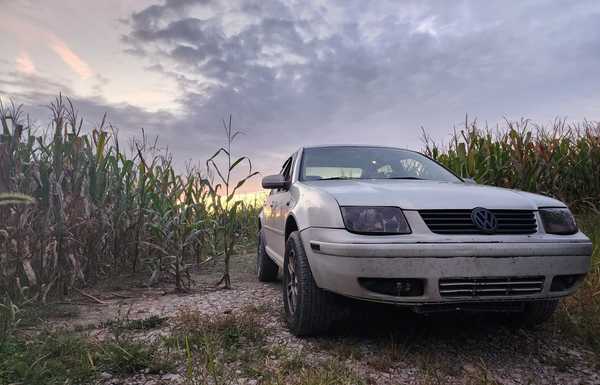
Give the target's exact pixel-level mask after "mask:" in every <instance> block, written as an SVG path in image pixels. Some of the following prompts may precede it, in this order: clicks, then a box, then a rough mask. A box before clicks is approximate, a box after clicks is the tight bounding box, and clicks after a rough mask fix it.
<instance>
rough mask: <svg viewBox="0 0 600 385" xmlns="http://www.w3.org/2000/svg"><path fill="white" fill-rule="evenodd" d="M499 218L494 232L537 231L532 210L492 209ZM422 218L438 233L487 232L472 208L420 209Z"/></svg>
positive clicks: (523, 232)
mask: <svg viewBox="0 0 600 385" xmlns="http://www.w3.org/2000/svg"><path fill="white" fill-rule="evenodd" d="M490 211H491V212H492V213H493V214H494V215H495V216H496V219H497V220H498V226H497V227H496V230H495V231H494V234H533V233H535V232H536V231H537V223H536V220H535V215H534V212H533V211H531V210H490ZM419 214H420V215H421V218H423V220H424V221H425V224H427V227H429V230H431V231H432V232H434V233H436V234H485V233H484V232H483V231H482V230H480V229H479V228H478V227H477V226H475V224H474V223H473V220H472V219H471V210H420V211H419Z"/></svg>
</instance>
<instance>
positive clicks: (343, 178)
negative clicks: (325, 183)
mask: <svg viewBox="0 0 600 385" xmlns="http://www.w3.org/2000/svg"><path fill="white" fill-rule="evenodd" d="M349 179H360V178H349V177H343V176H332V177H331V178H321V179H317V180H349Z"/></svg>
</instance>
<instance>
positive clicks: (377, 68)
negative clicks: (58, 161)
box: [0, 0, 600, 190]
mask: <svg viewBox="0 0 600 385" xmlns="http://www.w3.org/2000/svg"><path fill="white" fill-rule="evenodd" d="M0 9H1V10H2V12H1V13H0V49H1V52H2V55H1V56H0V98H1V99H2V100H3V101H5V102H6V101H8V100H9V99H13V100H14V101H15V102H17V103H22V104H24V106H25V109H26V111H28V112H29V113H30V115H31V119H32V121H33V122H34V123H35V124H37V125H38V126H39V127H41V128H42V129H43V128H44V127H45V126H46V125H47V124H48V121H49V119H48V118H49V110H48V109H47V108H44V107H43V106H44V105H47V104H48V103H49V102H50V101H52V99H53V98H54V97H55V96H56V95H57V94H58V93H59V92H61V93H62V94H63V95H66V96H69V97H70V98H72V100H73V101H74V102H75V104H76V106H77V107H78V109H79V111H80V115H81V116H83V117H84V118H85V122H86V128H87V129H89V128H91V127H94V125H97V124H98V122H100V120H101V118H102V115H103V114H104V113H105V112H106V113H107V114H108V119H109V121H110V122H111V123H112V124H113V126H115V127H116V128H117V129H118V131H119V135H120V137H121V138H123V137H130V136H133V135H139V134H140V132H141V129H142V128H143V129H144V130H145V132H146V134H147V135H149V136H155V135H158V137H159V141H160V143H161V144H162V145H163V146H165V147H168V148H169V150H171V151H172V153H173V157H174V159H175V161H176V163H177V164H178V166H179V167H181V168H183V167H184V165H185V164H186V163H187V162H192V163H193V164H204V161H205V160H206V159H207V157H209V156H210V155H211V154H212V153H213V152H214V151H215V150H216V148H218V147H219V146H220V145H222V144H223V141H224V139H225V137H224V132H223V128H222V123H221V122H222V120H223V118H227V117H228V116H229V114H231V115H232V116H233V126H234V128H235V129H239V130H241V131H243V132H244V133H245V135H241V136H238V137H237V139H236V142H235V143H234V152H235V153H237V154H239V155H248V156H250V157H251V159H252V160H253V165H254V167H255V169H257V170H259V171H260V172H261V173H262V174H263V175H267V174H270V173H275V172H277V171H278V170H279V168H280V167H281V164H282V163H283V161H284V160H285V158H286V157H287V156H288V155H289V154H290V153H292V152H293V151H295V150H296V149H297V148H298V147H300V146H303V145H315V144H324V143H343V144H352V143H359V144H385V145H393V146H398V147H405V148H411V149H417V150H418V149H420V148H422V142H421V139H420V137H421V128H422V127H423V128H424V129H425V130H426V131H427V132H428V133H429V135H431V136H432V137H433V138H434V139H435V140H436V141H438V142H440V143H443V142H444V140H446V141H447V140H448V137H449V134H450V133H451V132H452V130H453V127H459V128H460V126H461V125H463V124H464V123H463V122H464V120H465V115H466V114H468V115H469V117H471V118H477V119H478V120H479V121H480V122H488V124H490V125H491V126H494V125H495V124H497V123H498V122H501V121H502V120H503V119H504V118H505V117H506V118H509V119H519V118H521V117H526V118H531V119H534V120H536V121H538V122H541V123H544V122H550V121H552V120H553V119H554V118H555V117H561V118H567V119H569V120H583V119H588V120H600V2H598V1H596V0H591V1H538V0H531V1H528V0H525V1H420V0H418V1H395V0H391V1H385V0H345V1H342V0H339V1H325V0H248V1H224V0H223V1H217V0H152V1H150V0H128V1H118V0H102V1H85V0H60V1H58V0H44V1H41V0H39V1H27V0H0ZM257 188H258V184H257V182H254V183H253V184H251V185H249V186H247V187H246V190H249V189H250V190H251V189H257Z"/></svg>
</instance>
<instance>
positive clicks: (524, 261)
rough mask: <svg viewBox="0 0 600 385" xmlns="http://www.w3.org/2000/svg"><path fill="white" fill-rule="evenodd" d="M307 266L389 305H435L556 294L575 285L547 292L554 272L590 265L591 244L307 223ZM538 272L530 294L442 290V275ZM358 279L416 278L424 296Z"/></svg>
mask: <svg viewBox="0 0 600 385" xmlns="http://www.w3.org/2000/svg"><path fill="white" fill-rule="evenodd" d="M301 237H302V241H303V244H304V249H305V251H306V254H307V257H308V260H309V264H310V267H311V271H312V273H313V276H314V278H315V281H316V283H317V286H319V287H320V288H322V289H325V290H329V291H331V292H334V293H337V294H341V295H344V296H348V297H354V298H359V299H364V300H370V301H378V302H388V303H395V304H412V305H417V304H435V303H453V302H490V301H508V300H516V301H523V300H536V299H544V298H555V297H562V296H565V295H569V294H571V293H572V292H573V291H575V290H576V288H577V284H576V285H574V286H572V287H570V288H569V289H566V290H558V291H551V288H550V287H551V283H552V280H553V278H554V277H555V276H557V275H581V276H583V275H585V274H586V273H587V272H588V271H589V268H590V259H591V254H592V244H591V242H590V241H589V240H588V239H587V238H586V237H585V235H583V234H581V233H579V234H575V235H573V236H568V237H563V238H557V237H556V236H549V235H543V236H526V237H509V236H502V237H489V236H468V237H467V236H464V237H451V238H449V237H446V238H440V237H431V238H426V237H422V236H420V237H407V236H392V237H373V236H364V235H356V234H352V233H349V232H348V231H346V230H344V229H324V228H308V229H305V230H303V231H302V233H301ZM529 276H536V277H541V276H543V287H542V289H541V290H540V291H539V292H536V293H535V294H520V293H518V292H513V293H510V294H507V295H497V293H496V294H495V295H493V296H488V295H479V294H478V295H465V296H459V297H447V296H445V295H444V296H443V295H441V294H440V289H439V286H440V285H439V281H440V279H451V278H467V279H478V278H493V277H497V278H509V279H510V278H514V277H529ZM359 278H417V279H420V280H422V281H423V282H424V291H423V295H419V296H413V297H409V296H396V295H388V294H381V293H377V292H374V291H371V290H367V289H366V288H364V287H363V286H361V285H360V284H359Z"/></svg>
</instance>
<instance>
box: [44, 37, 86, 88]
mask: <svg viewBox="0 0 600 385" xmlns="http://www.w3.org/2000/svg"><path fill="white" fill-rule="evenodd" d="M89 43H90V44H92V42H89ZM50 48H51V49H52V50H53V51H54V52H55V53H56V54H57V55H58V56H59V57H60V58H61V59H62V61H63V62H65V64H66V65H68V66H69V67H70V68H71V69H72V70H73V71H74V72H75V73H76V74H77V75H79V77H80V78H81V79H82V80H87V79H89V78H90V77H91V76H92V75H93V74H94V72H93V71H92V69H91V68H90V66H89V65H88V64H87V63H86V62H85V61H84V60H83V59H81V58H80V57H79V56H78V55H77V54H76V53H75V52H73V50H71V48H69V46H67V44H66V43H65V42H64V41H62V40H60V39H58V38H56V37H52V38H51V41H50Z"/></svg>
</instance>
